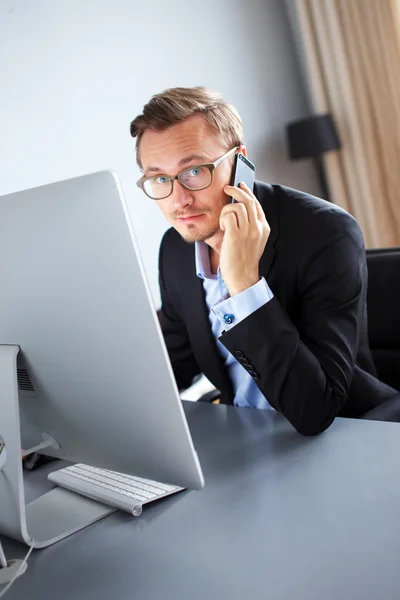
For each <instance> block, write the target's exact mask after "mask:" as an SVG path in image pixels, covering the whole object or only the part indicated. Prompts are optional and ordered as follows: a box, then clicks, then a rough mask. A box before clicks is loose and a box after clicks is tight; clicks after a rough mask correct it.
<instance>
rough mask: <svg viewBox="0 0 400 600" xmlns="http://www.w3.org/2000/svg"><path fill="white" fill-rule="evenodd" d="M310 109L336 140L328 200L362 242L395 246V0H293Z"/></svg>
mask: <svg viewBox="0 0 400 600" xmlns="http://www.w3.org/2000/svg"><path fill="white" fill-rule="evenodd" d="M293 2H294V3H295V5H294V6H295V10H296V15H297V22H298V24H299V27H300V31H301V40H302V45H303V49H304V57H305V62H306V71H307V74H308V77H309V82H310V89H311V96H312V101H313V105H314V111H315V113H317V114H318V113H323V112H330V113H331V114H332V115H333V118H334V120H335V123H336V126H337V128H338V132H339V135H340V138H341V141H342V144H343V149H342V150H341V151H339V152H337V153H330V154H327V155H326V157H325V166H326V170H327V177H328V180H329V185H330V189H331V192H332V199H333V201H334V202H335V203H336V204H338V205H340V206H342V207H343V208H345V209H346V210H348V211H349V212H351V213H352V214H353V215H354V216H355V217H356V219H357V220H358V222H359V223H360V225H361V228H362V230H363V233H364V237H365V242H366V245H367V246H368V247H386V246H400V0H293Z"/></svg>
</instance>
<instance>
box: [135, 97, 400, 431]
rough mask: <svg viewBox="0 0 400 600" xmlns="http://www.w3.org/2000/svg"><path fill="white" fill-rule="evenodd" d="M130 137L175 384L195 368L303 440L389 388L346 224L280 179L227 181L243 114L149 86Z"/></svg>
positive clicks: (358, 250)
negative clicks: (152, 221)
mask: <svg viewBox="0 0 400 600" xmlns="http://www.w3.org/2000/svg"><path fill="white" fill-rule="evenodd" d="M131 135H132V136H133V137H134V138H136V139H137V162H138V164H139V166H140V168H141V169H142V171H143V177H142V178H141V179H140V180H139V182H138V185H139V186H140V187H141V188H142V189H143V191H144V192H145V193H146V194H147V195H148V196H149V197H150V198H152V199H153V200H155V201H156V202H157V204H158V206H159V207H160V209H161V210H162V212H163V213H164V215H165V217H166V218H167V219H168V221H169V222H170V224H171V225H172V229H169V230H168V231H167V232H166V234H165V235H164V238H163V240H162V243H161V248H160V259H159V270H160V289H161V299H162V310H161V326H162V330H163V334H164V337H165V342H166V345H167V349H168V352H169V356H170V360H171V364H172V367H173V370H174V374H175V377H176V381H177V384H178V387H179V388H180V389H182V388H186V387H188V386H189V385H190V384H191V381H192V379H193V377H194V376H195V375H197V374H198V373H200V372H203V373H204V374H205V375H206V376H207V377H208V378H209V379H210V381H211V382H212V383H213V384H214V385H215V386H216V388H218V389H219V390H220V391H221V402H223V403H227V404H232V403H233V404H235V405H237V406H252V407H254V408H259V409H270V410H274V409H275V410H277V411H279V412H281V413H282V414H283V415H284V416H285V417H286V418H287V419H288V420H289V421H290V422H291V423H292V425H293V426H294V427H295V428H296V429H297V431H299V432H300V433H302V434H304V435H313V434H316V433H319V432H321V431H323V430H324V429H326V428H327V427H329V425H330V424H331V423H332V421H333V420H334V418H335V416H336V415H338V414H341V415H345V416H354V417H359V416H361V415H363V414H364V413H366V412H367V411H369V410H371V409H373V408H374V407H376V406H378V405H379V404H381V403H382V402H384V401H387V400H390V399H391V398H392V397H394V396H395V395H396V394H397V392H396V391H395V390H393V389H392V388H389V387H388V386H386V385H384V384H383V383H381V382H380V381H378V379H376V377H375V375H376V373H375V368H374V365H373V362H372V358H371V354H370V351H369V346H368V335H367V313H366V301H365V297H366V288H367V269H366V261H365V250H364V243H363V238H362V234H361V232H360V229H359V226H358V224H357V222H356V221H355V219H354V218H352V217H351V216H350V215H349V214H348V213H346V212H345V211H343V210H341V209H340V208H338V207H336V206H334V205H332V204H329V203H327V202H325V201H323V200H320V199H318V198H315V197H313V196H310V195H307V194H304V193H301V192H299V191H295V190H292V189H289V188H285V187H282V186H277V185H267V184H265V183H261V182H256V184H255V187H254V193H252V192H251V191H250V190H249V189H248V188H247V187H246V186H245V185H243V184H241V185H240V187H239V188H237V187H235V188H234V187H231V186H230V185H229V182H230V180H231V173H232V165H233V159H234V154H235V153H236V152H241V153H242V154H244V155H246V148H245V146H244V139H243V131H242V123H241V119H240V117H239V115H238V113H237V111H236V109H235V108H234V107H232V106H230V105H228V104H226V103H225V102H224V100H223V98H222V97H221V96H220V95H219V94H216V93H214V92H212V91H211V90H208V89H206V88H201V87H197V88H174V89H169V90H166V91H164V92H163V93H161V94H157V95H156V96H154V97H153V98H152V99H151V100H150V102H149V103H148V104H146V105H145V107H144V109H143V114H141V115H139V116H137V117H136V118H135V119H134V120H133V121H132V123H131ZM231 197H233V198H234V199H235V200H236V203H232V202H231Z"/></svg>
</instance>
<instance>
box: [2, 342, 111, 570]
mask: <svg viewBox="0 0 400 600" xmlns="http://www.w3.org/2000/svg"><path fill="white" fill-rule="evenodd" d="M19 350H20V348H19V346H13V345H1V344H0V415H1V423H0V428H1V429H0V435H1V436H2V438H3V440H4V443H5V448H4V449H3V451H2V453H1V455H0V456H2V460H1V466H0V534H2V535H6V536H8V537H11V538H14V539H16V540H18V541H21V542H24V543H26V544H28V545H29V546H31V545H33V547H34V548H45V547H46V546H50V545H51V544H54V543H55V542H58V541H59V540H62V539H63V538H65V537H67V536H69V535H71V534H73V533H75V532H76V531H79V530H80V529H83V528H84V527H87V526H88V525H91V524H92V523H94V522H95V521H98V520H99V519H102V518H103V517H106V516H107V515H109V514H111V513H113V512H115V510H116V509H115V508H111V507H110V506H106V505H105V504H101V503H100V502H97V501H95V500H91V499H90V498H85V497H83V496H79V495H78V494H75V493H73V492H70V491H69V490H65V489H61V488H55V489H54V490H51V491H50V492H48V493H47V494H44V495H43V496H41V497H39V498H37V499H36V500H34V501H33V502H30V503H29V504H27V505H26V504H25V492H24V481H23V471H22V457H21V431H20V419H19V400H18V383H17V356H18V352H19ZM3 570H4V569H3Z"/></svg>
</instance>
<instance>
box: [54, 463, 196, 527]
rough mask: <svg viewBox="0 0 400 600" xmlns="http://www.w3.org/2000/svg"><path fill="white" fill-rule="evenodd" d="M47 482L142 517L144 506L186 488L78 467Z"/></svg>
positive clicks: (60, 472)
mask: <svg viewBox="0 0 400 600" xmlns="http://www.w3.org/2000/svg"><path fill="white" fill-rule="evenodd" d="M47 477H48V479H49V480H50V481H52V482H53V483H56V484H57V485H59V486H60V487H64V488H67V489H68V490H71V491H72V492H76V493H78V494H81V495H82V496H87V497H88V498H92V499H93V500H97V501H98V502H102V503H103V504H107V505H108V506H112V507H113V508H119V509H120V510H123V511H126V512H128V513H130V514H131V515H132V514H133V515H134V516H139V515H140V514H141V512H142V506H143V504H147V503H148V502H153V501H154V500H158V499H159V498H163V497H165V496H169V495H170V494H175V493H176V492H180V491H181V490H183V489H184V488H182V487H178V486H174V485H167V484H165V483H159V482H157V481H151V480H150V479H142V478H141V477H136V476H134V475H125V474H124V473H116V472H115V471H108V470H106V469H98V468H96V467H90V466H88V465H82V464H76V465H72V466H70V467H65V468H64V469H60V470H59V471H54V472H53V473H50V474H49V475H48V476H47Z"/></svg>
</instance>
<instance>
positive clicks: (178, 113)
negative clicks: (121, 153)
mask: <svg viewBox="0 0 400 600" xmlns="http://www.w3.org/2000/svg"><path fill="white" fill-rule="evenodd" d="M196 114H202V115H204V117H205V118H206V119H207V121H208V123H209V125H210V126H211V128H212V129H214V130H215V132H216V135H218V136H219V138H220V139H221V141H222V143H223V144H224V145H225V146H226V148H227V149H230V148H234V147H235V146H239V145H240V144H243V143H244V139H243V126H242V120H241V118H240V116H239V113H238V111H237V110H236V108H235V107H234V106H232V104H227V103H226V102H225V100H224V99H223V97H222V96H221V94H218V93H217V92H213V91H212V90H209V89H208V88H205V87H200V86H199V87H192V88H182V87H177V88H170V89H168V90H165V91H164V92H161V93H160V94H156V95H155V96H153V97H152V98H151V100H150V102H148V103H147V104H145V106H144V107H143V113H142V114H141V115H138V116H137V117H136V118H135V119H134V120H133V121H132V123H131V136H132V137H133V138H136V161H137V163H138V165H139V167H140V168H142V164H141V162H140V154H139V152H140V141H141V139H142V136H143V134H144V132H145V131H146V130H147V129H152V130H153V131H163V130H164V129H167V128H168V127H170V126H171V125H175V124H176V123H180V122H181V121H184V120H185V119H188V118H189V117H191V116H193V115H196Z"/></svg>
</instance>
